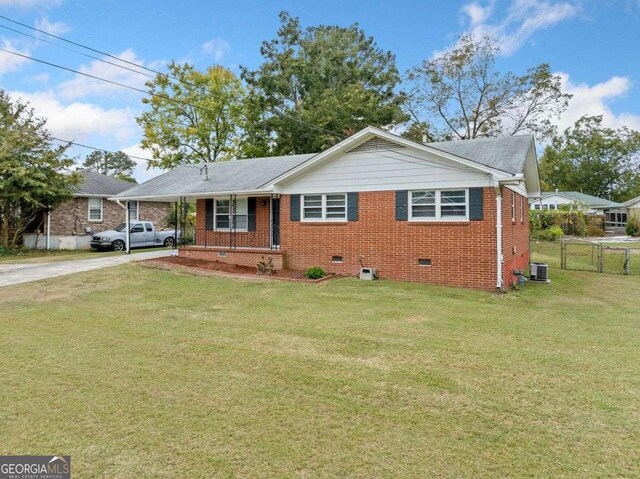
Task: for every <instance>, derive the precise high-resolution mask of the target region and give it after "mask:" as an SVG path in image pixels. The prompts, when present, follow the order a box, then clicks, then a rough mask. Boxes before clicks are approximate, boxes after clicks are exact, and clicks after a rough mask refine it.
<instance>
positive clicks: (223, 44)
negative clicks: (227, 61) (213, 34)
mask: <svg viewBox="0 0 640 479" xmlns="http://www.w3.org/2000/svg"><path fill="white" fill-rule="evenodd" d="M201 50H202V53H204V54H205V55H211V56H213V59H214V60H215V61H217V62H219V61H220V60H222V59H223V58H224V56H225V55H226V54H227V53H229V50H231V45H229V42H227V41H226V40H223V39H222V38H214V39H212V40H209V41H208V42H206V43H203V44H202V47H201Z"/></svg>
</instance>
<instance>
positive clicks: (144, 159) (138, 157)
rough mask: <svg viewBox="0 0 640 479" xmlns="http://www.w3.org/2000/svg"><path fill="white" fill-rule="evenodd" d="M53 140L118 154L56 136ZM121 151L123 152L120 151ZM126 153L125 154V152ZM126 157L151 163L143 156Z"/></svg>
mask: <svg viewBox="0 0 640 479" xmlns="http://www.w3.org/2000/svg"><path fill="white" fill-rule="evenodd" d="M51 139H52V140H54V141H59V142H61V143H69V144H70V145H75V146H79V147H81V148H88V149H89V150H94V151H104V152H105V153H118V152H117V151H113V150H106V149H104V148H98V147H97V146H90V145H85V144H83V143H78V142H75V141H70V140H63V139H61V138H56V137H55V136H52V137H51ZM120 151H121V150H120ZM123 153H124V152H123ZM125 155H127V156H128V157H129V158H135V159H136V160H142V161H151V160H150V159H149V158H143V157H141V156H136V155H130V154H128V153H125Z"/></svg>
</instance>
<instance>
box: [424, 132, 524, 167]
mask: <svg viewBox="0 0 640 479" xmlns="http://www.w3.org/2000/svg"><path fill="white" fill-rule="evenodd" d="M428 145H429V146H431V147H433V148H436V149H438V150H441V151H445V152H447V153H451V154H453V155H457V156H460V157H462V158H466V159H467V160H471V161H475V162H476V163H480V164H483V165H485V166H489V167H491V168H495V169H497V170H501V171H506V172H507V173H511V174H516V175H517V174H520V173H524V164H525V162H526V160H527V155H528V154H529V150H530V149H531V148H533V147H534V144H533V135H515V136H505V137H500V138H476V139H474V140H457V141H439V142H434V143H428Z"/></svg>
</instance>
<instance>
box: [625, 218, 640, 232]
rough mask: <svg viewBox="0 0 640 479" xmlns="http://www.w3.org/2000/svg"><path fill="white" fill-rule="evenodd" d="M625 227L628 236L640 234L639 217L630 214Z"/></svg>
mask: <svg viewBox="0 0 640 479" xmlns="http://www.w3.org/2000/svg"><path fill="white" fill-rule="evenodd" d="M625 229H626V231H627V234H628V235H629V236H640V219H638V218H636V217H635V216H632V217H631V218H629V219H628V221H627V226H626V227H625Z"/></svg>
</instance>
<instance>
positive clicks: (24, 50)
mask: <svg viewBox="0 0 640 479" xmlns="http://www.w3.org/2000/svg"><path fill="white" fill-rule="evenodd" d="M0 45H2V48H4V49H6V50H9V51H13V52H16V53H21V54H22V55H29V54H30V53H31V50H30V49H29V48H28V47H24V46H22V47H21V46H20V44H19V43H18V42H17V41H15V40H10V39H7V38H3V39H2V40H0ZM27 62H29V59H27V58H23V57H19V56H17V55H13V54H11V53H8V52H3V51H0V75H3V74H5V73H10V72H14V71H16V70H19V69H20V68H21V67H22V65H24V64H25V63H27Z"/></svg>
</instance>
